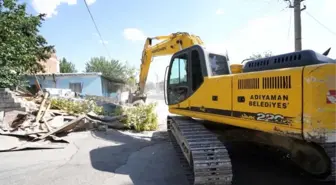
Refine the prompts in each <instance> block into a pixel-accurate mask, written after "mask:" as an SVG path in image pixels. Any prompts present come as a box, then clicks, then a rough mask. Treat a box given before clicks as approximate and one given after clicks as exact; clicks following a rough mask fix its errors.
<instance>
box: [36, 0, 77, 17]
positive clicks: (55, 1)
mask: <svg viewBox="0 0 336 185" xmlns="http://www.w3.org/2000/svg"><path fill="white" fill-rule="evenodd" d="M61 3H67V4H68V5H75V4H77V0H33V2H32V5H33V8H34V9H35V11H36V12H38V13H45V14H46V17H47V18H50V17H52V16H53V15H57V13H58V12H57V10H56V9H57V7H58V6H59V5H60V4H61Z"/></svg>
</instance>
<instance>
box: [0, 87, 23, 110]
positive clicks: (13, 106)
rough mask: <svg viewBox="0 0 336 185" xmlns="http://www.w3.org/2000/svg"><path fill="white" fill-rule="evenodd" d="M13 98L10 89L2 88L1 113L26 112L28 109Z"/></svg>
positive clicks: (0, 95) (0, 92)
mask: <svg viewBox="0 0 336 185" xmlns="http://www.w3.org/2000/svg"><path fill="white" fill-rule="evenodd" d="M13 96H14V95H13V94H12V93H11V91H10V90H9V89H7V88H0V112H1V111H5V112H8V111H11V110H18V111H24V112H25V111H26V108H25V107H23V106H22V105H21V103H19V102H17V101H16V100H14V98H13Z"/></svg>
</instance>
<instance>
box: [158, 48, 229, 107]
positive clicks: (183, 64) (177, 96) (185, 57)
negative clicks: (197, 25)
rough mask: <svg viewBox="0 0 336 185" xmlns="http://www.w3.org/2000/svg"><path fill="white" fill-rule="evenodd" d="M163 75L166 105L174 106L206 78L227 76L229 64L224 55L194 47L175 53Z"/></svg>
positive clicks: (189, 94) (195, 89)
mask: <svg viewBox="0 0 336 185" xmlns="http://www.w3.org/2000/svg"><path fill="white" fill-rule="evenodd" d="M166 73H167V74H166V75H165V82H166V84H165V86H166V88H167V90H165V92H164V93H165V100H166V104H168V105H174V104H178V103H180V102H182V101H185V100H186V99H187V98H188V97H190V96H191V95H192V94H193V93H194V92H195V91H197V89H198V88H199V87H200V86H201V85H202V84H203V82H204V79H205V78H207V77H210V76H211V77H214V76H220V75H228V74H230V73H231V71H230V67H229V63H228V60H227V58H226V57H225V56H224V55H220V54H215V53H212V52H209V51H207V50H206V49H205V48H204V47H202V46H200V45H194V46H191V47H188V48H185V49H183V50H180V51H179V52H176V53H175V54H174V55H173V56H172V58H171V61H170V64H169V66H168V67H167V70H166Z"/></svg>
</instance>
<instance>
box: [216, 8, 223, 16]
mask: <svg viewBox="0 0 336 185" xmlns="http://www.w3.org/2000/svg"><path fill="white" fill-rule="evenodd" d="M223 13H224V11H223V10H222V9H217V11H216V14H217V15H222V14H223Z"/></svg>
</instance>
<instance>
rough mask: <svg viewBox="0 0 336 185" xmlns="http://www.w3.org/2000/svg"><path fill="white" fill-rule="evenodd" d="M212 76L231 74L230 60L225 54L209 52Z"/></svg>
mask: <svg viewBox="0 0 336 185" xmlns="http://www.w3.org/2000/svg"><path fill="white" fill-rule="evenodd" d="M209 62H210V66H211V72H212V76H218V75H226V74H230V71H229V67H228V62H227V60H226V57H225V56H223V55H217V54H212V53H210V54H209Z"/></svg>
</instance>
